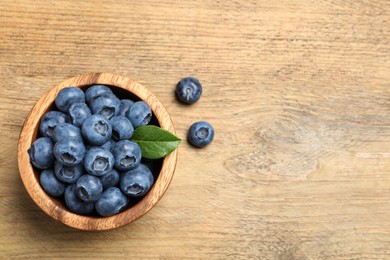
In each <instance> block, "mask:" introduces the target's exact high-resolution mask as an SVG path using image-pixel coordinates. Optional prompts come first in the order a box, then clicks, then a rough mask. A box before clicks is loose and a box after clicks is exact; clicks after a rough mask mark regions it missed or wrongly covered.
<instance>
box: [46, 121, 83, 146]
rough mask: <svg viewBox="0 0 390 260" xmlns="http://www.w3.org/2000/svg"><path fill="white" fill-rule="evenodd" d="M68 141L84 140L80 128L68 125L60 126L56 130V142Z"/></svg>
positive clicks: (54, 136) (54, 137)
mask: <svg viewBox="0 0 390 260" xmlns="http://www.w3.org/2000/svg"><path fill="white" fill-rule="evenodd" d="M67 139H78V140H80V141H82V140H83V138H82V135H81V131H80V128H78V127H77V126H74V125H72V124H68V123H62V124H58V125H57V127H56V128H54V134H53V140H54V141H55V142H60V141H62V140H67Z"/></svg>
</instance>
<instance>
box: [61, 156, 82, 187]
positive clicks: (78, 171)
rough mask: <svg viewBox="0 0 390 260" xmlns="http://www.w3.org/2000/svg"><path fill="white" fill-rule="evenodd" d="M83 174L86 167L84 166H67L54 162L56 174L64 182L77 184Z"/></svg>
mask: <svg viewBox="0 0 390 260" xmlns="http://www.w3.org/2000/svg"><path fill="white" fill-rule="evenodd" d="M83 173H84V167H83V165H82V164H78V165H75V166H66V165H63V164H62V163H60V162H58V161H55V162H54V174H55V175H56V177H57V179H59V180H60V181H62V182H65V183H75V182H76V181H77V180H78V179H79V178H80V176H81V175H83Z"/></svg>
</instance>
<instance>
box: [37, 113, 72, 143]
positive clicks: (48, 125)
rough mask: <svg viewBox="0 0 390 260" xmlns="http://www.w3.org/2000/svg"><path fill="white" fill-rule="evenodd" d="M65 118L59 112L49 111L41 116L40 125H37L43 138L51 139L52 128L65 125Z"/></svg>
mask: <svg viewBox="0 0 390 260" xmlns="http://www.w3.org/2000/svg"><path fill="white" fill-rule="evenodd" d="M66 120H67V117H66V115H65V114H64V113H62V112H59V111H49V112H47V113H46V114H44V115H43V117H42V119H41V123H40V125H39V132H40V133H41V135H43V136H47V137H50V138H52V137H53V134H54V128H56V126H57V125H58V124H61V123H65V122H66Z"/></svg>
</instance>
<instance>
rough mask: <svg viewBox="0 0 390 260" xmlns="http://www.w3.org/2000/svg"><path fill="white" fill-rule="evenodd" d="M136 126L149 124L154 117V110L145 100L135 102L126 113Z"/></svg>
mask: <svg viewBox="0 0 390 260" xmlns="http://www.w3.org/2000/svg"><path fill="white" fill-rule="evenodd" d="M126 117H127V118H128V119H129V120H130V122H131V124H132V125H133V127H134V128H137V127H138V126H141V125H147V124H149V122H150V119H152V110H151V109H150V107H149V105H148V104H146V103H145V102H144V101H137V102H135V103H134V104H133V105H132V106H131V107H130V109H129V110H128V111H127V113H126Z"/></svg>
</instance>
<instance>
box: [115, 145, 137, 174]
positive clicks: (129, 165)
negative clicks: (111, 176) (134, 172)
mask: <svg viewBox="0 0 390 260" xmlns="http://www.w3.org/2000/svg"><path fill="white" fill-rule="evenodd" d="M111 152H112V154H113V155H114V158H115V159H114V161H115V162H114V167H115V169H117V170H118V171H128V170H131V169H134V168H136V167H137V166H138V165H139V164H140V162H141V159H142V154H141V148H140V147H139V145H138V144H137V143H135V142H132V141H129V140H122V141H119V142H117V143H116V144H115V145H114V146H113V147H112V148H111Z"/></svg>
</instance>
